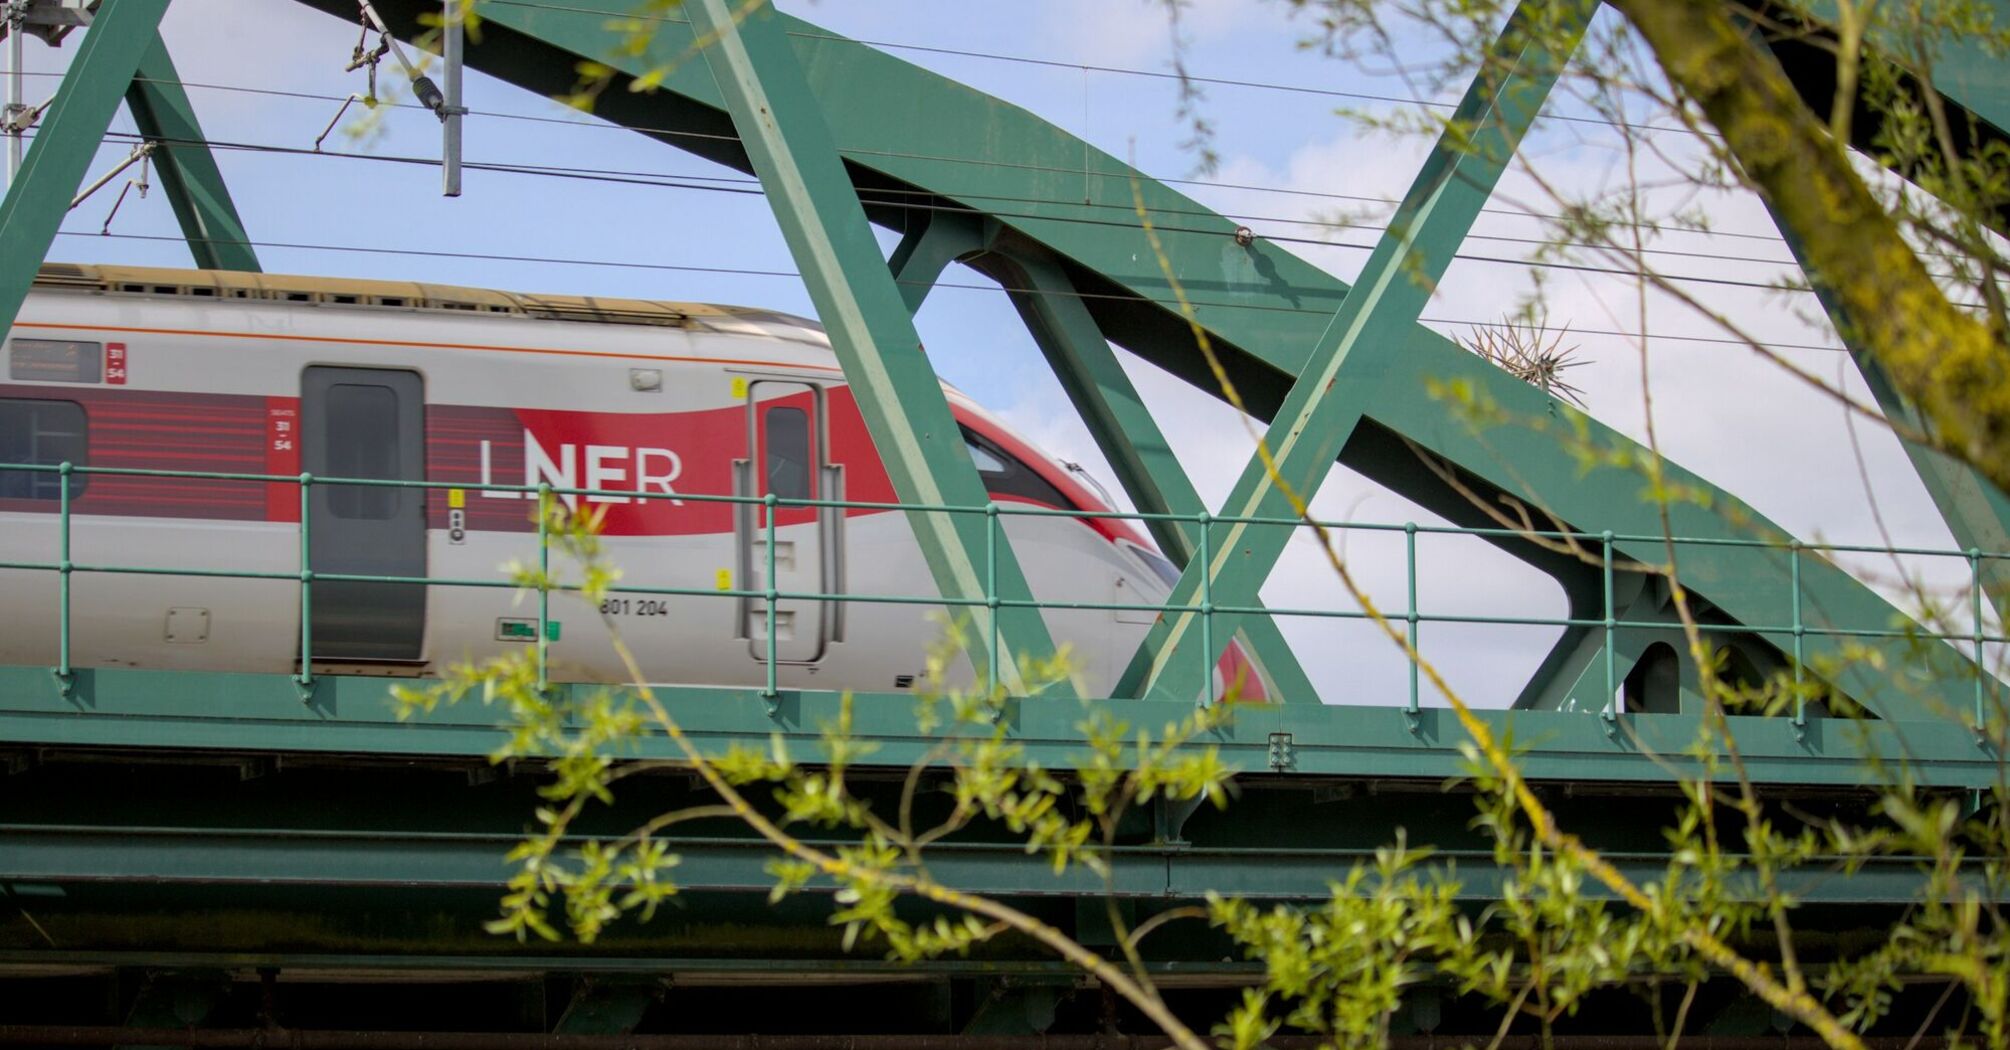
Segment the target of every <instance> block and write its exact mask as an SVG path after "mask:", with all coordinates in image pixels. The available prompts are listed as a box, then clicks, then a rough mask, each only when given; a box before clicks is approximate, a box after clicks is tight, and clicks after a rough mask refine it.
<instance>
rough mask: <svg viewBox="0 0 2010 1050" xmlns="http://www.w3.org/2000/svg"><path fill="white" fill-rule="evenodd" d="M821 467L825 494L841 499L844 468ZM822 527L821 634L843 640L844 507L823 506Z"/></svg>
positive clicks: (834, 640) (832, 639)
mask: <svg viewBox="0 0 2010 1050" xmlns="http://www.w3.org/2000/svg"><path fill="white" fill-rule="evenodd" d="M823 471H824V487H823V492H824V498H825V499H827V500H843V499H844V468H843V467H839V466H829V467H825V468H823ZM821 513H822V514H823V515H824V521H823V528H821V529H818V530H817V532H818V534H819V535H818V542H820V543H821V544H822V545H823V550H822V551H821V554H822V559H821V560H822V562H823V569H824V579H823V590H824V593H825V594H827V595H831V597H829V598H825V599H824V638H825V639H826V640H827V641H832V642H842V641H844V611H845V607H846V606H847V605H850V604H851V603H850V602H847V601H845V600H844V599H843V598H842V597H841V596H842V595H843V594H844V593H845V563H844V508H843V507H824V508H822V509H821Z"/></svg>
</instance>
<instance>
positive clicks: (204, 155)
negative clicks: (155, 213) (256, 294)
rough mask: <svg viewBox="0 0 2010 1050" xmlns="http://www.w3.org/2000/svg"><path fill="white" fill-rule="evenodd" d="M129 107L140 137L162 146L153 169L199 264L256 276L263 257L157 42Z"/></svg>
mask: <svg viewBox="0 0 2010 1050" xmlns="http://www.w3.org/2000/svg"><path fill="white" fill-rule="evenodd" d="M126 108H127V109H128V110H130V111H131V112H132V115H133V122H134V123H135V124H137V125H139V129H140V134H141V135H142V136H144V137H145V138H146V139H148V140H149V141H153V142H158V143H160V144H161V146H160V148H159V149H158V150H156V151H155V153H154V156H153V160H154V170H155V171H156V172H157V173H158V174H159V176H160V183H161V189H162V191H164V192H165V193H166V194H167V198H168V203H169V205H171V206H172V207H173V208H174V217H175V221H176V222H178V223H180V224H181V232H182V236H183V237H185V238H186V239H187V240H188V249H189V253H190V254H191V255H193V256H195V264H196V265H197V266H199V267H201V268H203V269H205V270H242V271H246V272H252V273H256V272H257V271H258V269H259V266H258V253H257V252H255V251H253V250H252V247H251V245H250V243H249V242H250V240H251V237H250V235H249V234H247V233H246V232H245V229H244V220H243V219H241V218H239V217H238V214H237V206H236V205H235V204H234V203H232V202H231V199H230V189H229V187H227V186H225V185H224V182H223V172H221V171H220V170H218V169H217V166H216V157H215V156H214V155H213V154H211V153H210V150H209V146H208V145H207V139H206V137H205V136H204V135H203V133H202V124H201V122H200V121H198V120H197V119H196V115H195V107H194V106H193V105H192V104H190V102H189V100H188V92H187V91H185V90H183V88H182V85H181V76H180V74H179V73H177V72H176V71H175V66H174V60H173V59H172V58H171V57H169V55H168V50H167V45H166V44H165V43H163V42H162V41H161V40H160V39H158V38H156V39H155V40H154V42H153V45H152V46H151V47H149V48H147V51H146V54H144V55H143V56H141V58H140V64H139V70H138V74H137V75H136V76H135V77H134V78H133V83H132V86H131V87H129V88H127V89H126Z"/></svg>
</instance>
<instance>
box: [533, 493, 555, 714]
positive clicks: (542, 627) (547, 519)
mask: <svg viewBox="0 0 2010 1050" xmlns="http://www.w3.org/2000/svg"><path fill="white" fill-rule="evenodd" d="M551 508H552V502H551V482H548V481H547V482H542V483H540V484H539V485H538V486H537V649H536V653H537V691H538V692H539V693H540V694H541V693H543V692H544V691H545V689H546V688H547V687H549V686H550V685H551V667H550V662H551Z"/></svg>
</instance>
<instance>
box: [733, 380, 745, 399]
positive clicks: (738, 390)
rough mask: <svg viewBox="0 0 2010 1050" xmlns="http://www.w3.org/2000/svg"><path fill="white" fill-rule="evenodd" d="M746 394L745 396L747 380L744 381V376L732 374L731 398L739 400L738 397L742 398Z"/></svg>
mask: <svg viewBox="0 0 2010 1050" xmlns="http://www.w3.org/2000/svg"><path fill="white" fill-rule="evenodd" d="M746 396H747V381H746V379H745V378H743V377H741V376H734V377H733V399H734V400H736V401H737V400H739V399H740V398H743V397H746Z"/></svg>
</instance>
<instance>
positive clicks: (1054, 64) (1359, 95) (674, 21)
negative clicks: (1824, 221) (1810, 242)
mask: <svg viewBox="0 0 2010 1050" xmlns="http://www.w3.org/2000/svg"><path fill="white" fill-rule="evenodd" d="M488 2H489V3H491V4H494V5H496V6H499V7H521V8H527V9H530V10H538V11H555V12H561V13H568V14H597V15H600V16H602V17H605V16H606V12H604V11H594V10H592V9H590V8H583V7H572V6H567V5H563V4H552V3H539V2H535V0H488ZM628 17H630V18H633V19H635V20H636V21H651V22H658V23H663V24H669V25H690V24H691V23H690V21H689V20H688V19H684V18H678V17H675V16H672V15H652V14H647V13H636V14H631V15H629V16H628ZM788 35H789V36H792V37H795V38H797V39H799V40H824V41H829V42H831V43H838V44H855V45H858V46H860V47H877V48H885V49H887V50H890V51H915V52H920V53H923V54H931V55H952V56H955V57H958V58H975V59H982V60H985V61H990V62H1009V63H1013V64H1017V65H1027V66H1040V67H1044V68H1048V69H1066V70H1086V71H1088V72H1091V73H1108V74H1113V75H1117V76H1127V77H1139V78H1144V79H1151V80H1171V81H1178V82H1182V83H1187V84H1205V85H1207V86H1209V87H1234V88H1250V89H1254V90H1259V91H1275V92H1281V93H1285V94H1293V95H1311V96H1316V97H1320V98H1342V99H1350V100H1353V101H1356V102H1379V103H1385V104H1390V105H1399V106H1422V107H1425V108H1427V109H1442V110H1453V109H1457V108H1458V106H1457V104H1456V103H1452V102H1440V101H1436V100H1433V99H1423V98H1415V97H1412V96H1406V95H1382V94H1375V93H1373V92H1363V91H1342V90H1340V89H1338V88H1321V87H1312V86H1311V85H1307V84H1279V83H1275V82H1272V81H1263V80H1242V79H1237V78H1233V77H1211V76H1203V75H1200V74H1195V73H1180V72H1177V71H1168V70H1162V69H1137V68H1134V67H1129V66H1106V65H1100V64H1097V63H1093V62H1068V61H1065V60H1062V59H1054V58H1035V57H1033V56H1030V55H1007V54H1001V53H999V52H996V51H977V50H973V49H970V48H956V47H943V46H940V45H934V44H910V43H903V42H900V41H894V40H870V39H865V38H862V37H848V36H839V35H837V34H835V33H810V32H804V31H802V30H790V31H789V33H788ZM1535 119H1536V120H1537V121H1538V122H1540V121H1562V122H1568V123H1577V124H1596V125H1600V126H1604V127H1614V128H1625V129H1627V130H1631V131H1652V132H1657V133H1672V134H1684V135H1686V134H1693V132H1691V131H1690V129H1688V128H1683V127H1668V126H1664V125H1657V124H1635V123H1631V122H1628V121H1617V120H1612V119H1609V118H1606V117H1584V116H1575V115H1571V114H1563V113H1541V114H1537V116H1536V118H1535Z"/></svg>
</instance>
